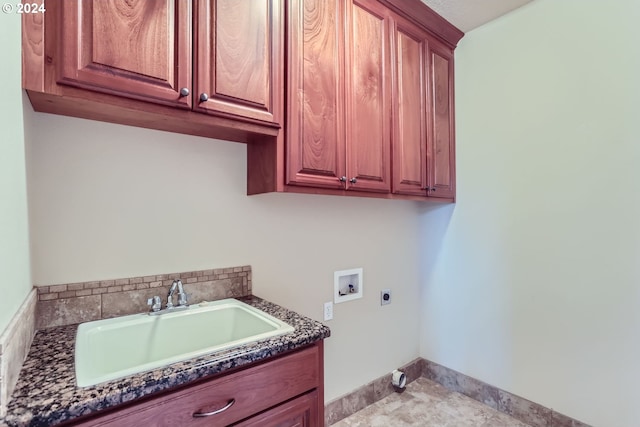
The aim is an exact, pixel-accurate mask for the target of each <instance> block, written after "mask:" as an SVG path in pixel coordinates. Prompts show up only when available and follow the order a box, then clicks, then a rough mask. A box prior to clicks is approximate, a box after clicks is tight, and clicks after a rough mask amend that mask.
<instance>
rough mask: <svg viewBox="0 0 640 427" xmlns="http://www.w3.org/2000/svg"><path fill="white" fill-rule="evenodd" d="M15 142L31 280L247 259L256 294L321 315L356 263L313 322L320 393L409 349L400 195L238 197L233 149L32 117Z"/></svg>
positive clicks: (409, 278) (411, 333)
mask: <svg viewBox="0 0 640 427" xmlns="http://www.w3.org/2000/svg"><path fill="white" fill-rule="evenodd" d="M28 148H29V158H28V174H29V187H30V192H29V198H30V212H31V215H32V225H31V231H32V236H33V255H32V257H33V274H34V282H35V283H36V284H38V285H46V284H54V283H66V282H74V281H87V280H93V279H108V278H118V277H130V276H139V275H147V274H153V273H162V272H171V271H189V270H200V269H207V268H214V267H226V266H235V265H244V264H251V265H252V267H253V289H254V293H255V294H256V295H258V296H260V297H263V298H266V299H268V300H271V301H273V302H275V303H278V304H282V305H283V306H285V307H288V308H291V309H293V310H295V311H298V312H300V313H302V314H304V315H307V316H309V317H312V318H314V319H316V320H321V315H322V305H323V302H325V301H330V300H331V299H332V293H333V272H334V270H340V269H347V268H355V267H363V268H364V298H363V299H361V300H356V301H353V302H347V303H342V304H338V305H336V306H335V310H334V316H335V317H334V320H332V321H330V322H328V323H327V324H328V325H329V326H330V327H331V331H332V336H331V338H329V339H328V340H327V341H326V347H325V348H326V376H325V378H326V399H327V400H330V399H332V398H335V397H337V396H339V395H341V394H343V393H346V392H349V391H351V390H352V389H353V388H356V387H359V386H361V385H362V384H365V383H366V382H368V381H370V380H372V379H374V378H376V377H378V376H381V375H384V374H386V373H388V372H390V371H391V370H392V369H394V368H396V367H398V366H400V365H402V364H404V363H406V362H409V361H411V360H412V359H414V358H416V357H417V356H418V342H417V339H416V337H417V336H418V322H417V321H416V319H417V317H418V301H417V300H416V298H415V296H416V295H417V294H418V287H419V269H418V267H417V265H418V261H417V259H418V258H417V257H418V254H417V248H418V236H417V233H416V230H417V227H418V208H417V206H416V204H415V203H414V202H403V201H396V202H389V201H385V200H368V199H360V198H338V197H327V196H308V195H296V194H267V195H260V196H251V197H248V196H246V190H245V186H246V158H245V157H246V147H245V146H244V145H242V144H236V143H231V142H224V141H216V140H208V139H205V138H198V137H191V136H184V135H177V134H171V133H166V132H156V131H151V130H145V129H137V128H132V127H125V126H119V125H112V124H105V123H99V122H92V121H87V120H81V119H74V118H66V117H60V116H53V115H47V114H40V113H35V117H34V118H33V128H32V138H30V141H29V144H28ZM386 287H389V288H391V289H392V290H393V297H394V302H393V303H392V304H391V305H389V306H385V307H381V306H380V304H379V292H380V290H381V289H383V288H386Z"/></svg>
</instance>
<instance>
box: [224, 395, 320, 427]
mask: <svg viewBox="0 0 640 427" xmlns="http://www.w3.org/2000/svg"><path fill="white" fill-rule="evenodd" d="M317 409H318V393H317V392H315V391H313V392H311V393H307V394H305V395H303V396H300V397H298V398H296V399H293V400H292V401H290V402H287V403H285V404H283V405H280V406H278V407H276V408H274V409H271V410H269V411H266V412H263V413H262V414H260V415H257V416H255V417H253V418H250V419H249V420H247V421H244V422H241V423H239V424H237V425H236V426H235V427H322V426H323V425H324V423H319V422H318V414H317V412H318V411H317Z"/></svg>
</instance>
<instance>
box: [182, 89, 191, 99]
mask: <svg viewBox="0 0 640 427" xmlns="http://www.w3.org/2000/svg"><path fill="white" fill-rule="evenodd" d="M185 96H189V89H187V88H186V87H183V88H182V89H180V97H181V98H183V97H185Z"/></svg>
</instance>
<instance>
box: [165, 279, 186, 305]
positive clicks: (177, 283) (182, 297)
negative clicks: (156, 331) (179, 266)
mask: <svg viewBox="0 0 640 427" xmlns="http://www.w3.org/2000/svg"><path fill="white" fill-rule="evenodd" d="M176 289H177V290H178V307H186V306H187V294H185V293H184V288H183V287H182V280H180V279H176V280H174V281H173V283H172V284H171V288H169V293H168V294H167V310H170V309H172V308H173V307H174V306H173V294H174V293H175V292H176ZM178 307H176V308H178Z"/></svg>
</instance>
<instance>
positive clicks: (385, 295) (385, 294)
mask: <svg viewBox="0 0 640 427" xmlns="http://www.w3.org/2000/svg"><path fill="white" fill-rule="evenodd" d="M387 304H391V289H383V290H381V291H380V305H387Z"/></svg>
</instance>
